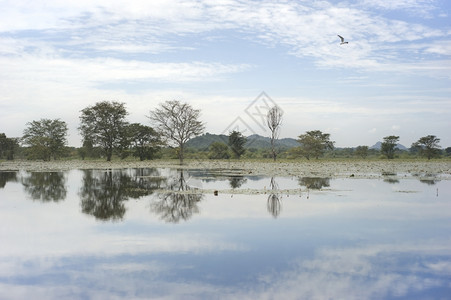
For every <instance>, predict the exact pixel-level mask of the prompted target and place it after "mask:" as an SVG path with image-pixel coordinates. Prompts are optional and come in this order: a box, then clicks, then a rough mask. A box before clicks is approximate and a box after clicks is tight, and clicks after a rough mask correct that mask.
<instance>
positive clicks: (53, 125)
mask: <svg viewBox="0 0 451 300" xmlns="http://www.w3.org/2000/svg"><path fill="white" fill-rule="evenodd" d="M27 126H28V127H27V128H26V129H25V130H24V132H23V137H22V143H23V144H25V145H27V146H29V147H30V149H29V151H28V157H30V158H37V159H43V160H45V161H49V160H50V159H51V158H52V157H53V159H57V158H59V157H60V156H61V155H63V154H64V151H65V146H66V144H67V124H66V122H64V121H61V120H60V119H55V120H50V119H41V120H39V121H32V122H29V123H27Z"/></svg>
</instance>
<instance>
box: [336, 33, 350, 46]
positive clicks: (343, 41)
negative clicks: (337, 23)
mask: <svg viewBox="0 0 451 300" xmlns="http://www.w3.org/2000/svg"><path fill="white" fill-rule="evenodd" d="M337 35H338V37H339V38H340V40H341V43H340V45H343V44H347V43H348V42H345V39H344V37H342V36H341V35H339V34H337Z"/></svg>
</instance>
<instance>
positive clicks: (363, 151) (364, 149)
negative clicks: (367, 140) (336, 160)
mask: <svg viewBox="0 0 451 300" xmlns="http://www.w3.org/2000/svg"><path fill="white" fill-rule="evenodd" d="M354 154H355V155H357V156H360V157H361V158H366V157H367V156H368V146H358V147H357V148H356V149H355V152H354Z"/></svg>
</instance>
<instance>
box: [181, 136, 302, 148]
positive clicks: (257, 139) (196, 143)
mask: <svg viewBox="0 0 451 300" xmlns="http://www.w3.org/2000/svg"><path fill="white" fill-rule="evenodd" d="M228 141H229V136H227V135H225V134H211V133H206V134H203V135H200V136H198V137H195V138H193V139H191V140H189V141H188V142H187V143H186V148H193V149H197V150H208V147H210V145H211V144H212V143H214V142H222V143H225V144H227V143H228ZM277 146H278V147H280V148H285V149H288V148H292V147H297V146H299V143H298V142H297V141H296V140H295V139H292V138H283V139H279V140H278V141H277ZM244 147H245V148H247V149H249V148H255V149H269V148H271V140H270V138H269V137H264V136H261V135H258V134H253V135H250V136H248V137H247V142H246V144H245V145H244Z"/></svg>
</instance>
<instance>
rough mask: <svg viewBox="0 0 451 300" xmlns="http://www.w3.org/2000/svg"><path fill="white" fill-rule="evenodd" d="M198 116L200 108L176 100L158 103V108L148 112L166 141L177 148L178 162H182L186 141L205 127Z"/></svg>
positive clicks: (199, 133)
mask: <svg viewBox="0 0 451 300" xmlns="http://www.w3.org/2000/svg"><path fill="white" fill-rule="evenodd" d="M199 117H200V110H198V109H194V108H192V107H191V105H189V104H188V103H181V102H180V101H176V100H174V101H166V102H164V103H160V105H159V107H158V108H156V109H155V110H154V111H151V112H150V116H149V119H150V120H151V121H152V122H153V123H155V124H156V125H157V128H158V131H159V132H160V133H161V135H162V136H163V137H164V138H165V139H166V142H167V143H168V144H169V145H172V146H176V147H177V148H178V157H179V160H180V164H183V158H184V150H185V144H186V142H187V141H189V140H190V139H191V138H193V137H196V136H198V135H201V134H202V133H203V131H204V129H205V125H204V123H203V122H201V121H200V120H199Z"/></svg>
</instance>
